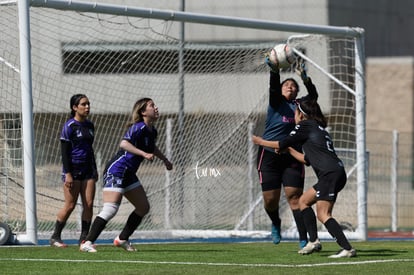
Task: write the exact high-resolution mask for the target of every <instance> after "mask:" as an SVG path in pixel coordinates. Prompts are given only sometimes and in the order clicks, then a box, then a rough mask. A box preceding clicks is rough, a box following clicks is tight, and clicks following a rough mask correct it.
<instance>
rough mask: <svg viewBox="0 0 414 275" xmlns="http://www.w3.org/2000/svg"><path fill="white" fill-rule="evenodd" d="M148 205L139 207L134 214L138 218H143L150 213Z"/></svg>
mask: <svg viewBox="0 0 414 275" xmlns="http://www.w3.org/2000/svg"><path fill="white" fill-rule="evenodd" d="M150 208H151V207H150V204H149V203H148V202H147V203H145V204H143V205H141V206H140V207H139V208H136V209H135V213H137V214H138V215H139V216H141V217H144V216H145V215H147V214H148V213H149V211H150Z"/></svg>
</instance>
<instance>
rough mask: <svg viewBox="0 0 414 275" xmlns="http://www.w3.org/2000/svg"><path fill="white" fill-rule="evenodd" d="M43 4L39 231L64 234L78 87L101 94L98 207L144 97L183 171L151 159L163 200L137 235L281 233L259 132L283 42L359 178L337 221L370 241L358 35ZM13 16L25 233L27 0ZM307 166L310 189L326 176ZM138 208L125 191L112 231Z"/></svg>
mask: <svg viewBox="0 0 414 275" xmlns="http://www.w3.org/2000/svg"><path fill="white" fill-rule="evenodd" d="M29 2H30V3H31V5H32V7H30V51H31V75H32V79H31V81H32V98H31V99H30V100H31V102H32V104H33V129H34V132H33V134H34V151H35V154H34V159H33V163H34V164H35V179H33V182H35V183H36V186H35V187H36V188H35V190H36V191H35V193H36V194H35V200H36V208H37V209H36V213H35V215H36V220H37V223H36V227H37V228H36V230H37V236H38V238H39V239H48V238H49V237H50V234H51V232H52V231H53V228H54V222H55V220H56V214H57V212H58V210H59V209H60V208H61V207H62V206H63V189H62V181H61V157H60V145H59V136H60V131H61V128H62V125H63V123H64V122H65V121H66V120H67V119H68V118H69V114H70V108H69V99H70V97H71V96H72V95H73V94H76V93H84V94H86V95H87V96H88V98H89V100H90V102H91V115H90V117H89V118H90V119H91V120H92V121H93V122H94V124H95V127H96V137H95V143H94V149H95V154H96V159H97V164H98V170H99V173H100V179H99V181H98V182H97V191H96V198H95V205H94V216H95V215H96V214H97V213H98V212H99V210H100V209H101V207H102V190H101V186H102V171H103V168H104V166H105V164H106V162H107V161H108V160H109V159H110V158H111V156H112V155H113V154H114V153H115V152H116V151H117V148H118V145H119V142H120V138H121V137H122V135H123V133H124V131H125V129H126V128H125V124H126V122H127V120H128V118H129V116H130V113H131V111H132V107H133V104H134V102H135V101H136V100H137V99H139V98H141V97H151V98H152V99H154V101H155V103H156V104H157V106H158V107H159V110H160V113H161V118H160V119H159V121H158V122H157V124H156V128H157V129H158V132H159V138H158V146H159V147H160V149H161V150H162V151H163V152H165V154H166V155H167V156H168V157H169V158H170V159H171V160H172V162H173V163H174V169H173V170H172V171H166V170H165V168H164V166H163V164H162V162H161V161H159V160H155V161H154V162H152V163H149V162H144V163H143V164H142V166H141V167H140V169H139V171H138V177H139V178H140V180H141V182H142V184H143V186H144V188H145V190H146V192H147V195H148V198H149V201H150V204H151V210H150V213H149V214H148V215H147V216H146V217H145V218H144V220H143V222H142V224H141V225H140V227H139V228H138V230H137V231H136V232H135V233H134V235H133V236H132V237H131V238H133V239H151V238H152V239H157V238H162V239H165V238H172V239H174V238H197V237H199V238H214V237H220V238H221V237H249V238H250V237H256V238H264V239H266V238H268V237H269V236H270V233H269V230H270V220H269V218H268V217H267V215H266V213H265V212H264V210H263V202H262V199H261V188H260V185H259V183H258V176H257V171H256V153H257V148H256V147H255V146H254V145H253V144H252V143H251V141H250V137H251V135H252V134H253V133H254V134H258V135H261V134H262V133H263V125H264V119H265V116H266V109H267V105H268V82H269V69H268V68H267V66H266V65H264V63H263V60H264V55H265V53H266V52H268V51H269V49H270V48H271V47H273V46H274V45H275V44H276V43H279V42H280V43H282V42H287V43H289V44H290V45H292V46H294V47H295V50H296V51H297V54H298V55H301V56H302V58H303V59H305V62H306V66H307V67H308V73H309V75H310V76H311V77H312V79H313V82H314V83H315V84H316V86H317V88H318V91H319V94H320V97H319V98H320V103H321V105H322V108H323V111H324V112H325V114H326V115H327V117H328V118H329V131H330V133H331V134H332V136H333V139H334V142H335V146H336V148H338V154H339V155H340V157H341V158H342V159H343V160H344V163H345V164H346V170H347V172H348V178H349V179H348V184H347V186H346V188H345V189H344V190H343V191H342V192H341V194H340V195H339V199H338V202H337V204H336V206H335V217H337V219H338V220H339V221H340V222H342V223H343V224H346V225H348V226H347V231H346V233H347V234H349V236H351V238H352V237H353V238H364V233H363V232H362V234H361V232H358V234H355V235H353V234H354V233H355V232H354V231H355V230H357V229H358V228H361V222H362V223H363V222H364V217H363V216H362V218H361V213H362V215H363V214H364V210H363V208H361V205H365V203H364V202H363V201H362V202H361V201H360V200H361V199H362V200H363V199H364V195H363V194H362V196H361V195H358V196H357V195H356V194H357V193H358V192H360V191H358V185H361V184H365V182H364V178H363V177H362V182H361V176H360V177H358V173H361V171H364V169H365V168H362V169H359V168H358V162H357V157H358V150H359V149H361V148H362V149H364V147H363V146H362V147H358V145H357V142H358V136H359V138H361V136H360V135H358V134H357V133H358V129H357V123H358V117H357V116H358V113H359V112H358V110H357V108H358V103H357V102H356V98H357V97H356V96H355V95H356V94H358V93H360V92H361V91H358V90H357V89H356V88H357V87H358V85H357V83H356V78H357V70H356V61H355V60H356V59H357V58H358V57H357V56H356V54H355V49H356V48H357V47H356V44H355V43H356V41H357V40H356V38H355V37H353V36H351V35H341V34H337V33H332V35H331V34H328V33H326V34H312V32H310V31H309V29H308V28H307V27H304V28H303V31H302V32H300V31H296V34H295V33H291V32H287V31H285V30H284V29H283V28H281V29H280V30H278V29H277V28H274V30H272V31H270V30H265V29H260V28H255V29H248V28H247V29H246V32H247V31H248V32H249V33H250V37H248V38H243V39H231V40H228V39H227V40H226V39H223V37H227V35H228V36H229V37H232V34H231V33H232V32H234V29H237V28H240V26H237V24H236V25H235V26H234V27H231V26H220V25H217V23H211V24H209V23H208V22H206V23H203V24H197V23H196V22H191V21H192V20H191V19H190V20H188V21H186V19H185V14H186V13H181V14H182V15H183V16H182V19H181V20H180V21H174V18H172V20H168V19H163V20H161V19H159V18H145V16H141V17H140V16H139V15H137V14H132V13H128V12H127V11H126V10H125V12H122V8H121V7H118V6H112V5H107V6H105V8H104V9H99V7H100V6H99V5H98V6H96V5H90V6H89V7H88V10H87V11H85V9H84V8H82V7H84V6H82V5H79V4H78V5H77V4H76V2H74V1H68V2H66V1H29ZM59 2H65V9H66V10H63V9H61V8H59V9H55V8H51V7H50V6H47V5H50V3H52V4H53V3H59ZM83 5H87V3H86V4H85V3H84V4H83ZM79 7H80V8H79ZM101 7H102V6H101ZM137 10H139V9H137ZM0 15H1V16H0V36H1V40H0V75H1V81H0V98H1V101H0V204H1V207H0V221H2V222H6V223H8V224H9V225H10V227H11V229H12V231H13V232H14V233H16V234H20V233H21V234H24V233H25V232H26V230H27V228H26V227H27V224H26V215H27V213H26V210H25V207H24V205H25V203H27V200H28V198H27V197H26V198H25V192H24V189H25V183H27V181H28V179H25V177H24V167H25V166H24V163H23V154H24V146H25V145H27V144H24V142H23V137H22V135H23V132H24V131H23V130H24V129H26V128H25V127H27V126H25V125H23V123H22V114H23V112H24V107H22V92H21V90H22V87H21V84H20V83H21V82H20V78H21V72H20V66H21V60H20V55H19V43H20V42H19V17H18V8H17V5H14V4H12V3H11V4H2V5H0ZM190 18H191V17H190ZM193 21H194V20H193ZM216 22H217V21H216ZM184 24H185V25H184ZM183 26H184V27H185V33H186V35H185V36H184V35H182V34H183ZM297 28H298V29H299V28H300V25H298V26H297ZM200 33H201V34H203V35H200ZM217 37H218V38H217ZM28 39H29V38H28ZM281 77H282V79H283V78H286V77H294V78H297V79H298V82H299V83H300V84H301V87H300V88H301V90H302V91H301V92H300V95H303V94H304V93H305V92H304V91H305V87H304V86H303V85H302V83H301V81H300V79H299V77H298V76H297V75H296V74H295V73H294V72H293V71H292V70H290V69H288V70H285V71H283V72H281ZM360 115H362V116H363V112H362V114H360ZM362 121H363V118H362ZM359 165H365V164H364V163H359ZM306 172H307V173H306V186H305V188H306V189H307V188H309V187H310V186H311V185H312V184H314V183H315V176H314V173H313V171H311V170H307V171H306ZM132 210H133V209H132V206H131V204H130V203H129V202H127V201H126V200H125V199H124V200H123V202H122V205H121V207H120V211H119V212H118V214H117V215H116V216H115V217H114V218H113V219H112V220H111V221H110V223H108V225H107V227H106V228H105V231H104V232H103V234H102V235H101V236H100V239H110V238H113V237H114V236H116V234H117V233H118V232H119V231H120V230H121V229H122V227H123V225H124V224H125V222H126V219H127V217H128V215H129V214H130V212H131V211H132ZM80 213H81V204H78V205H77V207H76V209H75V211H74V212H73V213H72V215H71V217H70V219H69V220H68V222H67V225H66V227H65V229H64V231H63V236H62V238H64V239H74V240H77V238H78V237H79V232H80ZM280 214H281V217H282V227H283V233H282V236H284V237H285V238H290V237H291V238H296V236H297V232H296V228H295V226H294V223H293V218H292V214H291V211H290V210H289V207H288V205H287V204H286V201H285V199H284V198H283V197H282V199H281V205H280ZM320 227H321V228H320V229H321V230H325V228H324V227H323V226H320ZM114 232H116V233H114ZM322 236H323V235H322Z"/></svg>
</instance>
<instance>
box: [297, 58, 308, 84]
mask: <svg viewBox="0 0 414 275" xmlns="http://www.w3.org/2000/svg"><path fill="white" fill-rule="evenodd" d="M295 71H296V73H297V74H298V75H299V76H300V78H302V81H303V82H306V81H308V75H307V74H306V67H305V63H303V61H301V60H298V61H297V62H296V68H295Z"/></svg>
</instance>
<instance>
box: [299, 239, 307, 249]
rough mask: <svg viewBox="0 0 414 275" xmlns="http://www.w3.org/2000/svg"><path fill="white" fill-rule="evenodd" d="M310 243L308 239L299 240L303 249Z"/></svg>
mask: <svg viewBox="0 0 414 275" xmlns="http://www.w3.org/2000/svg"><path fill="white" fill-rule="evenodd" d="M307 244H308V241H307V240H300V241H299V248H300V249H302V248H304V247H305V246H306V245H307Z"/></svg>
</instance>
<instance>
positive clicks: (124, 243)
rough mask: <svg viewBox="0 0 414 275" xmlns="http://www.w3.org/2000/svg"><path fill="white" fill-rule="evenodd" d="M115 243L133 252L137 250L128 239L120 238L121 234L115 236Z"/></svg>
mask: <svg viewBox="0 0 414 275" xmlns="http://www.w3.org/2000/svg"><path fill="white" fill-rule="evenodd" d="M114 245H115V246H116V247H122V248H123V249H125V250H126V251H129V252H133V251H137V250H136V249H135V248H134V247H133V246H132V245H131V243H130V242H129V241H128V240H120V239H119V236H118V237H116V238H115V240H114Z"/></svg>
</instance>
